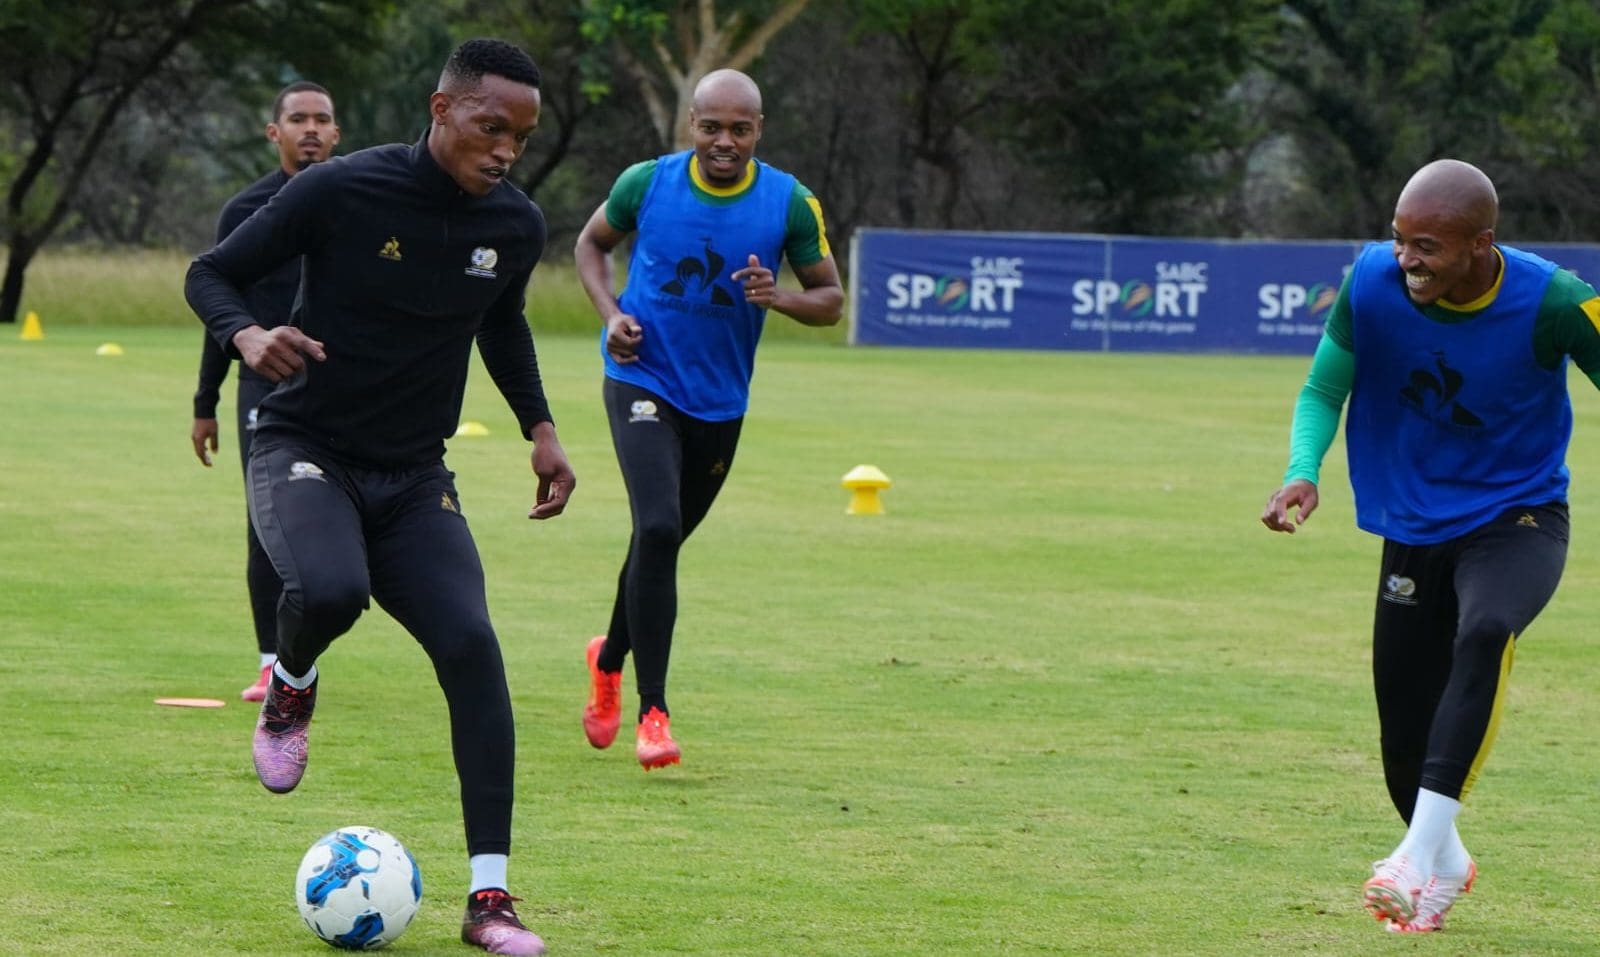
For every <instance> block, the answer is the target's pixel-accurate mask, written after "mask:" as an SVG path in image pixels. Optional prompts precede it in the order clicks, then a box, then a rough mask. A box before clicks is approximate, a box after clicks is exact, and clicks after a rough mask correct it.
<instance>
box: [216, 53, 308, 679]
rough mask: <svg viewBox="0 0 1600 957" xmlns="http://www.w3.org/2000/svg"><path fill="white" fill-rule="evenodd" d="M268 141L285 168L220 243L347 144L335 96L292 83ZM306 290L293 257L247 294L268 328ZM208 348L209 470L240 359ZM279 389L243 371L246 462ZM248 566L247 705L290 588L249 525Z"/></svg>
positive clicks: (253, 195)
mask: <svg viewBox="0 0 1600 957" xmlns="http://www.w3.org/2000/svg"><path fill="white" fill-rule="evenodd" d="M267 139H268V140H269V141H270V142H271V143H273V144H274V145H275V146H276V147H277V150H278V168H277V169H275V170H273V171H272V172H270V173H268V174H267V175H265V176H263V177H261V178H260V179H258V180H256V181H255V182H254V183H251V184H250V185H249V186H246V187H245V188H244V189H243V190H241V191H240V192H239V193H238V194H236V195H235V196H234V197H233V198H232V199H230V200H228V202H227V203H226V204H225V205H224V206H223V207H222V215H221V216H219V217H218V218H217V242H219V243H220V242H222V241H223V240H224V239H227V238H228V234H229V233H231V232H233V231H234V230H235V229H237V228H238V227H239V224H240V223H242V222H244V221H245V220H246V219H249V218H250V214H251V213H253V212H255V211H256V210H257V209H260V208H261V207H262V206H264V205H266V202H267V200H269V199H271V198H272V197H273V194H275V193H277V192H278V190H280V189H282V188H283V184H284V183H287V182H288V181H289V177H291V176H293V175H294V174H296V173H298V172H300V171H301V170H303V169H305V168H306V167H308V166H310V165H311V164H313V163H321V162H323V161H324V160H326V159H327V158H328V157H329V156H330V155H331V154H332V153H333V148H334V147H335V146H337V145H338V143H339V125H338V124H337V123H336V122H334V119H333V97H332V96H331V95H330V94H329V93H328V91H327V90H325V89H323V88H322V87H320V86H318V85H317V84H315V83H310V82H307V81H305V80H301V81H299V82H296V83H291V84H289V85H288V86H286V87H284V88H283V89H282V90H280V91H279V92H278V95H277V97H276V98H275V99H274V100H273V101H272V122H270V123H268V124H267ZM299 291H300V260H299V259H292V260H290V261H288V262H286V263H284V264H283V265H281V266H279V267H278V268H277V269H275V270H273V271H272V272H271V273H270V274H268V275H267V276H264V277H262V279H261V280H259V281H258V282H256V283H254V284H252V285H251V286H250V288H248V289H246V290H245V291H244V294H245V299H246V301H247V302H248V303H249V305H250V314H251V315H252V316H254V317H255V320H256V324H257V325H259V326H261V327H262V328H263V329H272V328H274V327H277V326H281V325H284V324H286V323H287V322H288V321H289V310H290V309H291V308H292V307H293V306H294V297H295V294H296V293H297V292H299ZM203 339H204V343H203V344H202V345H201V347H200V385H199V388H198V389H196V390H195V394H194V425H193V427H192V428H191V429H190V430H189V440H190V442H192V443H193V445H194V454H195V457H196V458H198V459H199V460H200V464H202V465H204V466H205V467H206V468H210V467H211V453H212V452H215V451H216V450H217V434H218V429H217V400H218V398H219V397H220V393H221V390H222V383H223V380H225V379H226V378H227V377H228V366H230V365H231V364H232V360H231V359H229V358H228V354H227V353H226V352H223V351H222V347H221V346H220V345H218V344H217V340H215V339H213V338H211V336H210V335H209V334H208V335H206V336H204V337H203ZM272 388H273V383H272V382H271V381H270V380H269V379H267V378H266V377H265V376H262V375H260V374H258V373H257V372H255V371H254V370H252V369H251V368H250V367H249V366H241V367H240V368H239V397H238V401H237V402H236V406H237V408H236V409H235V412H236V421H237V423H238V429H239V432H238V434H239V462H240V465H241V466H244V465H246V463H248V462H249V461H250V437H251V435H252V434H253V433H254V431H255V418H256V407H257V406H258V405H260V404H261V400H262V399H264V398H266V397H267V393H269V392H271V391H272ZM245 534H246V539H245V541H246V548H247V552H246V555H247V557H246V560H245V582H246V585H247V587H248V589H249V593H250V611H251V616H252V618H253V619H254V621H255V631H256V648H257V649H258V650H259V651H260V653H261V661H260V663H259V665H258V667H259V668H260V669H261V674H260V677H258V678H257V679H256V681H255V683H254V684H251V685H250V686H249V687H247V688H245V689H244V690H243V691H241V692H240V693H239V697H241V698H243V699H244V700H246V701H260V700H262V699H263V698H265V697H266V696H267V681H268V678H269V676H270V675H271V673H272V663H273V662H275V661H277V660H278V626H277V613H278V595H279V593H280V592H282V590H283V582H281V581H279V580H278V573H277V572H276V571H274V570H273V568H272V561H271V559H269V558H267V552H266V550H265V549H263V548H262V547H261V541H260V540H259V539H257V538H256V530H255V528H254V527H253V526H251V525H250V524H249V523H246V524H245Z"/></svg>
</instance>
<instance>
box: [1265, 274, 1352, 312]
mask: <svg viewBox="0 0 1600 957" xmlns="http://www.w3.org/2000/svg"><path fill="white" fill-rule="evenodd" d="M1256 299H1257V301H1258V302H1259V303H1260V304H1261V308H1260V309H1258V310H1256V318H1258V319H1283V320H1291V319H1294V318H1296V313H1298V312H1299V311H1300V308H1301V307H1302V306H1305V307H1307V309H1306V313H1305V315H1306V316H1309V317H1310V318H1312V319H1320V318H1321V317H1322V316H1323V315H1324V314H1325V313H1327V311H1328V310H1329V309H1332V308H1333V304H1334V303H1335V302H1337V301H1338V300H1339V286H1338V284H1337V283H1332V284H1330V283H1325V282H1319V283H1313V284H1311V285H1309V286H1301V285H1299V284H1297V283H1292V282H1282V283H1279V282H1269V283H1264V284H1262V286H1261V288H1260V289H1259V290H1258V291H1257V293H1256Z"/></svg>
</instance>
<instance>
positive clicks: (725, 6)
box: [583, 0, 810, 150]
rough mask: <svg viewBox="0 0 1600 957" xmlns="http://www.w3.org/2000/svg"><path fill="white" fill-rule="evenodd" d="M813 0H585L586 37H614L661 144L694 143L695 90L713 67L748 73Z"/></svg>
mask: <svg viewBox="0 0 1600 957" xmlns="http://www.w3.org/2000/svg"><path fill="white" fill-rule="evenodd" d="M809 2H810V0H782V2H780V3H778V4H777V8H776V9H772V7H773V4H771V3H762V2H735V0H723V3H722V12H721V13H720V14H719V12H718V10H717V2H716V0H654V2H652V0H584V4H583V11H584V15H585V17H586V21H587V22H586V24H585V29H586V35H587V36H588V37H589V38H590V39H591V40H592V41H594V42H602V41H607V40H609V41H611V42H612V43H613V44H614V48H615V50H616V54H617V56H618V58H619V59H620V60H621V63H622V66H623V69H624V71H625V72H626V73H627V74H628V76H629V77H631V78H632V80H633V82H634V84H635V86H636V87H637V88H638V90H639V95H640V96H641V97H643V98H644V101H645V105H646V106H647V107H648V109H649V112H650V121H651V122H652V123H653V124H654V125H655V128H656V133H657V134H658V135H659V136H660V137H661V142H662V144H663V145H664V146H667V147H669V148H670V149H672V150H682V149H687V148H688V147H689V143H690V139H689V107H690V105H691V101H692V99H693V97H694V88H695V85H696V84H698V83H699V82H700V80H701V78H702V77H704V76H705V75H706V74H707V73H710V72H711V71H712V70H717V69H733V70H748V69H749V68H750V65H751V64H752V63H754V62H755V60H756V58H758V57H760V56H761V54H762V53H763V52H764V51H765V50H766V48H767V44H768V43H770V42H771V41H772V38H773V37H775V36H776V35H777V34H778V33H779V32H780V31H782V30H783V28H784V27H786V26H788V25H789V24H790V23H792V22H793V21H794V19H795V18H796V17H798V16H799V15H800V14H801V12H803V11H804V10H805V8H806V6H807V4H808V3H809Z"/></svg>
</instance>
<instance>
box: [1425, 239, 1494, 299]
mask: <svg viewBox="0 0 1600 957" xmlns="http://www.w3.org/2000/svg"><path fill="white" fill-rule="evenodd" d="M1494 258H1496V259H1498V260H1499V261H1500V274H1499V275H1497V276H1495V277H1494V285H1492V286H1490V287H1489V290H1488V291H1487V292H1485V293H1484V294H1483V295H1481V296H1479V297H1478V298H1476V299H1474V300H1472V301H1471V302H1466V303H1460V304H1457V303H1453V302H1447V301H1446V300H1444V299H1440V300H1439V303H1438V304H1439V307H1440V308H1441V309H1449V310H1450V311H1451V312H1477V311H1478V310H1479V309H1483V308H1486V307H1487V306H1488V305H1489V303H1491V302H1494V297H1495V296H1498V295H1500V284H1501V283H1502V282H1505V279H1506V257H1505V254H1504V253H1502V252H1500V247H1499V246H1496V247H1494Z"/></svg>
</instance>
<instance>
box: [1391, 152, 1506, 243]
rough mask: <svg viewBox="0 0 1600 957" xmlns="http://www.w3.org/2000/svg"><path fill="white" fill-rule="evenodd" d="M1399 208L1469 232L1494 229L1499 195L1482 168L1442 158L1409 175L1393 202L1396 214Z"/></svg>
mask: <svg viewBox="0 0 1600 957" xmlns="http://www.w3.org/2000/svg"><path fill="white" fill-rule="evenodd" d="M1401 210H1413V211H1417V212H1422V211H1426V212H1427V213H1428V214H1430V215H1431V216H1434V217H1439V218H1445V219H1449V220H1451V221H1453V222H1454V223H1455V224H1456V225H1457V226H1458V227H1459V228H1460V229H1461V230H1462V231H1463V232H1465V233H1469V234H1473V233H1480V232H1483V231H1484V230H1486V229H1488V230H1492V229H1494V228H1495V225H1496V224H1497V223H1498V222H1499V219H1500V198H1499V196H1497V195H1496V194H1495V191H1494V183H1492V182H1490V181H1489V177H1487V176H1485V175H1484V173H1483V170H1481V169H1478V168H1477V167H1476V166H1473V165H1472V164H1471V163H1463V162H1462V161H1460V160H1453V159H1442V160H1435V161H1434V162H1432V163H1429V164H1428V165H1426V166H1424V167H1422V168H1421V169H1419V170H1417V171H1416V173H1414V174H1413V175H1412V177H1411V179H1410V181H1408V182H1407V183H1406V185H1405V188H1404V189H1402V190H1401V191H1400V198H1399V200H1397V201H1396V202H1395V212H1396V215H1399V214H1400V212H1401Z"/></svg>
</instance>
